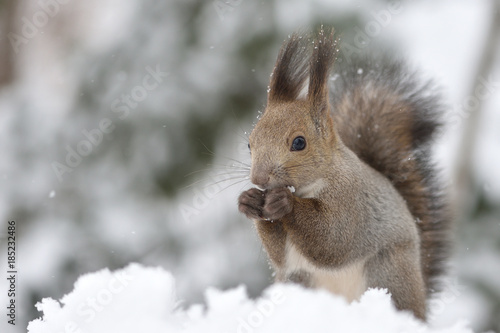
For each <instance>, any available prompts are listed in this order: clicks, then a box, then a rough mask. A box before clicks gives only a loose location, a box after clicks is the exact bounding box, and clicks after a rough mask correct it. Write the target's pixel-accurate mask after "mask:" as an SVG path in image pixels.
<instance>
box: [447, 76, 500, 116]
mask: <svg viewBox="0 0 500 333" xmlns="http://www.w3.org/2000/svg"><path fill="white" fill-rule="evenodd" d="M477 81H478V84H476V87H475V88H474V93H473V94H471V95H469V96H467V97H465V98H464V99H463V100H462V103H461V104H460V105H458V106H457V107H456V108H455V109H454V110H451V111H450V113H449V116H450V117H451V119H450V124H451V125H457V124H459V123H460V122H461V121H463V120H464V119H467V118H469V116H470V114H471V113H472V112H473V111H474V110H476V109H477V108H478V107H479V105H480V103H481V101H484V100H487V99H489V98H490V97H492V96H493V94H494V93H495V92H496V91H497V90H498V88H499V87H500V81H498V80H497V79H496V78H494V77H493V75H490V76H489V77H488V78H487V79H485V78H484V77H482V76H481V77H479V78H478V79H477Z"/></svg>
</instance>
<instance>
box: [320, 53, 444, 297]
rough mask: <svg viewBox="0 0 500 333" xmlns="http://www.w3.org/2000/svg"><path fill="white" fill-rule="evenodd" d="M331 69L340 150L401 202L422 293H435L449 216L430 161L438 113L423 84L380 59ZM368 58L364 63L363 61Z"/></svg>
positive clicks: (432, 94)
mask: <svg viewBox="0 0 500 333" xmlns="http://www.w3.org/2000/svg"><path fill="white" fill-rule="evenodd" d="M375 58H376V59H373V57H371V58H370V57H364V58H363V57H360V59H357V60H356V59H350V60H349V61H347V60H344V61H343V62H337V63H336V65H335V66H334V69H333V73H332V76H331V79H330V83H331V84H330V88H331V89H330V92H331V95H330V96H331V97H330V98H331V102H332V110H333V118H334V123H335V126H336V128H337V131H338V133H339V135H340V137H341V139H342V141H343V142H344V144H345V145H346V146H347V147H348V148H349V149H351V150H352V151H353V152H354V153H356V155H357V156H358V157H359V158H360V159H361V160H363V161H364V162H365V163H367V164H368V165H370V166H371V167H372V168H374V169H375V170H377V171H379V172H380V173H381V174H383V175H384V176H385V177H387V178H388V179H389V180H390V181H391V182H392V184H393V185H394V187H395V188H396V189H397V191H398V192H399V193H400V194H401V196H402V197H403V198H404V199H405V200H406V202H407V204H408V208H409V210H410V212H411V214H412V215H413V216H414V217H415V223H416V224H417V225H418V229H419V233H420V239H421V247H420V248H421V265H422V271H423V276H424V281H425V284H426V288H427V294H430V293H432V292H433V291H435V290H436V289H438V288H437V287H438V286H437V281H436V278H437V277H438V276H439V275H441V274H442V273H443V271H444V259H445V258H446V256H447V253H448V241H449V240H448V234H449V233H448V229H449V224H450V217H449V214H448V211H447V205H446V200H445V198H444V191H443V189H442V185H441V182H439V181H438V180H437V176H436V169H435V167H434V165H433V164H432V162H431V160H430V155H431V143H432V141H433V139H434V137H435V135H436V132H437V131H438V129H439V128H440V126H441V123H440V117H441V116H442V111H443V107H442V106H441V105H440V103H439V96H438V94H437V93H436V92H435V87H434V86H433V85H432V83H430V82H424V83H422V81H421V80H420V79H419V78H418V77H417V75H416V74H415V73H414V72H408V68H407V67H406V66H404V64H403V63H402V62H399V61H393V60H391V59H390V58H389V57H387V56H380V57H375ZM370 59H371V60H370Z"/></svg>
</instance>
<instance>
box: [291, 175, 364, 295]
mask: <svg viewBox="0 0 500 333" xmlns="http://www.w3.org/2000/svg"><path fill="white" fill-rule="evenodd" d="M325 186H326V182H325V180H324V179H321V178H320V179H318V180H316V181H314V182H313V183H311V184H309V185H307V186H304V187H303V188H300V189H297V191H296V193H295V195H296V196H298V197H300V198H315V197H317V196H318V194H319V193H320V192H321V190H323V188H324V187H325ZM285 251H286V257H285V260H286V264H285V276H288V275H293V274H294V273H296V272H298V271H305V272H307V273H309V277H310V279H311V280H310V285H311V286H312V287H314V288H322V289H326V290H328V291H330V292H332V293H334V294H337V295H342V296H344V297H345V298H346V299H347V301H349V302H351V301H353V300H356V299H359V297H361V295H362V294H363V293H364V292H365V291H366V280H365V277H364V270H363V267H364V264H365V262H364V260H361V261H358V262H355V263H352V264H350V265H348V266H345V267H342V268H340V269H323V268H319V267H316V266H315V265H313V264H312V263H311V262H310V261H309V260H308V259H307V258H306V257H304V256H303V255H302V254H301V253H300V252H299V251H298V250H297V248H296V247H295V245H294V244H292V243H291V242H290V240H289V239H287V241H286V248H285Z"/></svg>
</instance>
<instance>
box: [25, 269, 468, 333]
mask: <svg viewBox="0 0 500 333" xmlns="http://www.w3.org/2000/svg"><path fill="white" fill-rule="evenodd" d="M205 299H206V306H202V305H192V306H190V307H188V308H186V309H184V308H182V306H181V302H180V301H179V300H178V299H177V298H176V294H175V280H174V278H173V277H172V275H171V274H170V273H168V272H166V271H164V270H162V269H161V268H146V267H142V266H140V265H138V264H130V265H129V266H127V267H126V268H124V269H122V270H118V271H115V272H110V271H109V270H108V269H104V270H101V271H99V272H96V273H91V274H86V275H83V276H81V277H80V278H79V279H78V280H77V282H76V283H75V287H74V290H73V291H72V292H71V293H69V294H68V295H65V296H64V297H63V298H62V299H61V300H60V301H59V302H58V301H55V300H53V299H50V298H46V299H43V300H42V301H41V302H40V303H37V304H36V307H37V309H38V310H39V311H42V312H43V318H41V319H36V320H33V321H32V322H30V323H29V325H28V332H29V333H55V332H57V333H59V332H61V333H62V332H74V333H84V332H96V333H97V332H103V333H104V332H106V333H108V332H120V333H128V332H134V333H135V332H148V333H155V332H203V333H211V332H217V333H219V332H236V333H250V332H273V333H276V332H333V331H335V332H373V333H376V332H384V333H390V332H398V333H400V332H408V333H409V332H442V333H462V332H463V333H466V332H467V333H470V332H472V331H471V330H469V329H468V328H466V326H465V324H463V323H457V324H456V325H455V326H454V327H451V328H449V329H445V330H433V329H431V328H429V327H427V326H426V325H424V324H422V323H421V322H419V321H418V320H416V319H415V318H414V317H412V316H411V315H410V314H409V313H404V312H398V311H396V310H395V308H394V306H393V305H392V303H391V299H390V295H388V294H387V292H386V291H385V290H380V289H371V290H368V291H367V292H366V293H365V294H364V295H363V296H362V298H361V300H360V301H359V302H353V303H352V304H347V303H346V301H344V299H343V298H341V297H336V296H334V295H331V294H329V293H327V292H325V291H318V290H307V289H303V288H301V287H299V286H296V285H280V284H276V285H273V286H271V287H269V288H268V289H267V290H265V291H264V293H263V295H262V297H260V298H258V299H256V300H252V299H249V298H248V296H247V294H246V290H245V287H244V286H240V287H238V288H235V289H231V290H228V291H219V290H216V289H208V290H207V291H206V292H205Z"/></svg>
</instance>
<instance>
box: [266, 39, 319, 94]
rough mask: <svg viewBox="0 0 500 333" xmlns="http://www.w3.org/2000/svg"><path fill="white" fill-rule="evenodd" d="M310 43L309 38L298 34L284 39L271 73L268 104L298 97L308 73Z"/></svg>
mask: <svg viewBox="0 0 500 333" xmlns="http://www.w3.org/2000/svg"><path fill="white" fill-rule="evenodd" d="M310 45H311V40H310V38H309V37H308V36H305V35H304V36H303V35H299V34H293V35H291V36H289V37H288V39H287V40H286V41H285V43H284V44H283V46H282V47H281V49H280V52H279V55H278V59H277V60H276V65H275V67H274V71H273V73H272V74H271V83H270V85H269V95H268V104H269V103H272V102H286V101H294V100H296V99H297V98H299V95H300V94H301V91H302V90H303V88H304V85H305V83H306V80H307V78H308V75H309V71H308V69H309V68H308V67H309V54H310Z"/></svg>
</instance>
